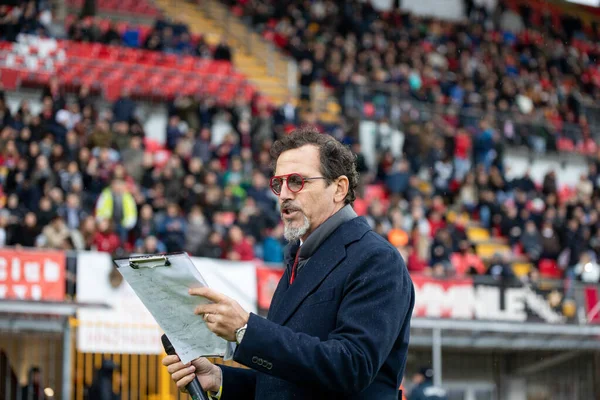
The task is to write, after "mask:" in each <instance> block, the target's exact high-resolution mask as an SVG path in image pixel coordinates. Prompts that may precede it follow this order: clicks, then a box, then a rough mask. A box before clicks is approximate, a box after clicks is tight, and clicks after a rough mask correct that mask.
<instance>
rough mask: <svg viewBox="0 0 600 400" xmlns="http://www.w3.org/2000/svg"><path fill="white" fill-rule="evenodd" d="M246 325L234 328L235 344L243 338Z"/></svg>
mask: <svg viewBox="0 0 600 400" xmlns="http://www.w3.org/2000/svg"><path fill="white" fill-rule="evenodd" d="M247 327H248V324H246V325H244V326H242V327H241V328H238V329H236V330H235V342H236V343H237V344H240V343H241V342H242V339H243V338H244V333H246V328H247Z"/></svg>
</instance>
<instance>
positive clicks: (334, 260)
mask: <svg viewBox="0 0 600 400" xmlns="http://www.w3.org/2000/svg"><path fill="white" fill-rule="evenodd" d="M290 267H291V265H290V263H288V266H287V269H286V271H285V273H284V275H283V277H282V279H281V281H280V282H279V285H278V286H277V290H276V291H275V294H274V296H273V300H272V302H271V308H270V310H269V314H268V317H267V318H266V319H265V318H262V317H260V316H258V315H255V314H251V315H250V320H249V321H248V328H247V330H246V333H245V336H244V339H243V340H242V342H241V344H240V345H239V346H238V347H237V349H236V351H235V354H234V360H235V361H237V362H238V363H240V364H243V365H245V366H247V367H250V368H251V369H249V370H245V369H239V368H231V367H225V366H223V367H222V369H223V394H222V397H221V400H233V399H236V400H240V399H242V400H243V399H257V400H259V399H260V400H270V399H273V400H285V399H312V400H314V399H328V400H332V399H345V400H347V399H356V400H359V399H369V400H372V399H377V400H392V399H394V400H397V399H398V398H399V390H398V388H399V387H400V382H401V381H402V377H403V375H404V367H405V364H406V355H407V350H408V339H409V330H410V317H411V314H412V310H413V306H414V298H415V295H414V288H413V285H412V281H411V279H410V277H409V274H408V271H407V269H406V266H405V264H404V261H403V260H402V258H401V257H400V254H399V253H398V251H397V250H396V249H395V248H394V247H392V246H391V245H390V244H389V243H388V242H387V241H386V240H385V239H383V238H382V237H381V236H379V235H378V234H376V233H375V232H373V231H372V230H371V228H370V227H369V225H368V224H367V222H366V220H365V219H364V218H362V217H358V218H355V219H353V220H351V221H348V222H345V223H343V224H342V225H341V226H340V227H339V228H338V229H337V230H336V231H335V232H333V233H332V234H331V235H330V236H329V237H328V238H327V239H326V240H325V242H324V243H323V244H322V245H321V247H320V248H318V249H317V251H316V252H315V253H314V254H313V256H312V257H311V258H310V259H309V260H308V262H307V263H306V264H305V265H304V266H303V268H302V269H301V270H300V271H299V272H298V275H297V276H296V280H295V281H294V284H293V285H291V286H290V285H289V283H288V282H289V273H290V269H291V268H290Z"/></svg>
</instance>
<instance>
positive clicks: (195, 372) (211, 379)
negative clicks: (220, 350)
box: [162, 355, 222, 392]
mask: <svg viewBox="0 0 600 400" xmlns="http://www.w3.org/2000/svg"><path fill="white" fill-rule="evenodd" d="M162 364H163V365H164V366H166V367H167V371H169V373H170V374H171V379H173V381H174V382H175V383H176V384H177V387H178V388H179V390H180V391H182V392H185V391H186V390H185V387H186V385H187V384H188V383H190V382H191V381H193V380H194V378H195V377H198V381H199V382H200V386H202V389H204V390H209V391H211V392H218V391H219V388H220V387H221V382H222V376H221V374H222V372H221V368H219V367H217V366H216V365H213V364H212V363H211V362H210V361H208V360H207V359H206V358H203V357H200V358H197V359H195V360H194V361H192V362H191V363H190V364H186V365H184V364H183V363H182V362H181V361H180V360H179V357H178V356H176V355H173V356H166V357H165V358H163V359H162Z"/></svg>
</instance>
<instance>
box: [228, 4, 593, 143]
mask: <svg viewBox="0 0 600 400" xmlns="http://www.w3.org/2000/svg"><path fill="white" fill-rule="evenodd" d="M516 3H517V2H514V1H513V2H509V3H507V4H506V3H504V2H499V5H500V6H499V7H498V8H497V10H496V12H495V13H494V14H491V13H488V12H487V11H486V9H485V8H477V9H475V11H474V12H472V13H471V15H470V17H471V20H470V21H468V22H450V21H439V20H435V19H430V18H423V17H417V16H414V15H410V14H407V13H405V12H403V11H400V10H397V9H395V10H390V11H386V12H381V13H380V12H377V11H376V10H375V9H374V8H373V6H372V5H371V4H370V3H369V2H358V1H354V2H345V3H344V5H343V6H340V5H337V4H336V3H335V2H332V1H327V2H314V3H301V2H295V1H250V2H237V1H234V2H230V3H229V5H230V6H231V8H232V10H233V12H234V13H236V14H238V15H240V16H242V18H244V19H245V20H247V21H248V22H250V23H251V24H252V25H253V26H255V28H256V29H258V30H259V31H260V32H262V34H263V36H264V37H266V38H268V39H270V40H272V41H273V42H274V43H276V44H277V45H278V46H279V47H280V48H281V49H283V50H285V51H286V52H287V53H288V54H290V55H291V56H293V57H294V58H295V59H296V60H297V61H298V62H299V64H300V66H301V67H300V69H301V77H300V87H301V91H302V93H303V94H302V96H304V97H305V98H308V96H309V93H310V91H309V87H310V86H311V85H312V84H313V83H314V82H317V81H318V82H323V83H324V84H326V85H327V86H329V87H330V88H331V90H332V91H334V92H335V93H336V95H337V97H338V99H339V102H340V104H341V105H342V106H343V107H344V108H345V109H346V110H348V109H358V110H359V112H361V113H363V115H366V116H367V117H369V116H376V117H380V116H386V117H388V118H393V115H391V113H390V109H391V108H392V102H393V97H397V96H403V97H406V98H410V99H414V100H416V101H420V102H425V103H429V104H433V105H439V106H451V107H452V108H454V109H455V112H456V113H457V114H458V115H459V116H460V117H461V119H463V123H464V122H466V121H468V120H469V119H470V120H472V121H470V122H469V123H467V125H472V124H473V123H475V121H477V120H479V119H481V117H482V116H484V115H485V114H486V113H488V114H489V113H493V114H495V116H496V118H497V119H498V120H500V121H504V120H505V119H506V114H513V113H514V114H519V115H520V116H522V118H521V120H522V121H520V122H521V123H519V124H517V126H516V127H511V129H514V130H517V131H519V130H521V129H524V130H531V129H533V130H534V131H535V134H533V135H532V134H525V136H527V138H526V140H527V141H528V142H530V145H531V146H537V147H538V148H539V149H540V150H541V151H543V150H544V149H546V148H547V145H548V143H547V142H548V141H552V142H553V143H552V145H551V146H553V147H554V148H559V149H561V150H578V151H581V152H584V153H593V152H595V151H596V142H597V139H598V138H596V137H591V136H590V134H591V132H590V130H591V128H590V121H589V118H590V117H589V116H588V115H585V113H584V111H583V109H584V108H585V106H586V104H593V103H594V102H597V100H598V96H599V95H600V90H599V89H600V87H599V84H600V80H599V76H598V71H597V69H596V68H595V60H597V57H598V48H597V46H596V45H595V43H596V41H597V38H598V34H597V33H598V32H597V30H592V29H591V28H589V29H588V28H587V26H586V29H585V30H584V28H583V27H582V28H581V29H579V28H578V27H577V25H573V23H572V21H571V20H569V19H566V18H560V17H559V14H558V12H557V11H556V10H554V9H549V8H548V7H546V6H544V7H534V6H531V7H525V8H522V7H521V8H519V7H518V6H520V4H516ZM509 6H510V7H509ZM514 10H517V11H519V12H521V11H522V14H523V16H522V15H521V14H517V13H516V12H514ZM398 26H400V27H401V29H396V27H398ZM356 32H360V33H361V34H359V35H357V34H356ZM367 82H368V84H367ZM373 83H375V84H373ZM392 94H393V95H392ZM367 98H368V100H365V99H367ZM596 114H597V112H596ZM596 118H597V117H596ZM465 120H466V121H465ZM594 120H595V121H596V119H594ZM546 121H547V123H546ZM594 123H596V124H597V121H596V122H594ZM516 134H517V135H519V134H520V133H519V132H517V133H516Z"/></svg>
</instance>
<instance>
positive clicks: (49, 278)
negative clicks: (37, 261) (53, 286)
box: [44, 258, 60, 282]
mask: <svg viewBox="0 0 600 400" xmlns="http://www.w3.org/2000/svg"><path fill="white" fill-rule="evenodd" d="M59 275H60V268H59V266H58V264H57V263H55V262H54V261H52V260H50V259H47V258H46V259H44V281H46V282H57V281H58V277H59Z"/></svg>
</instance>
